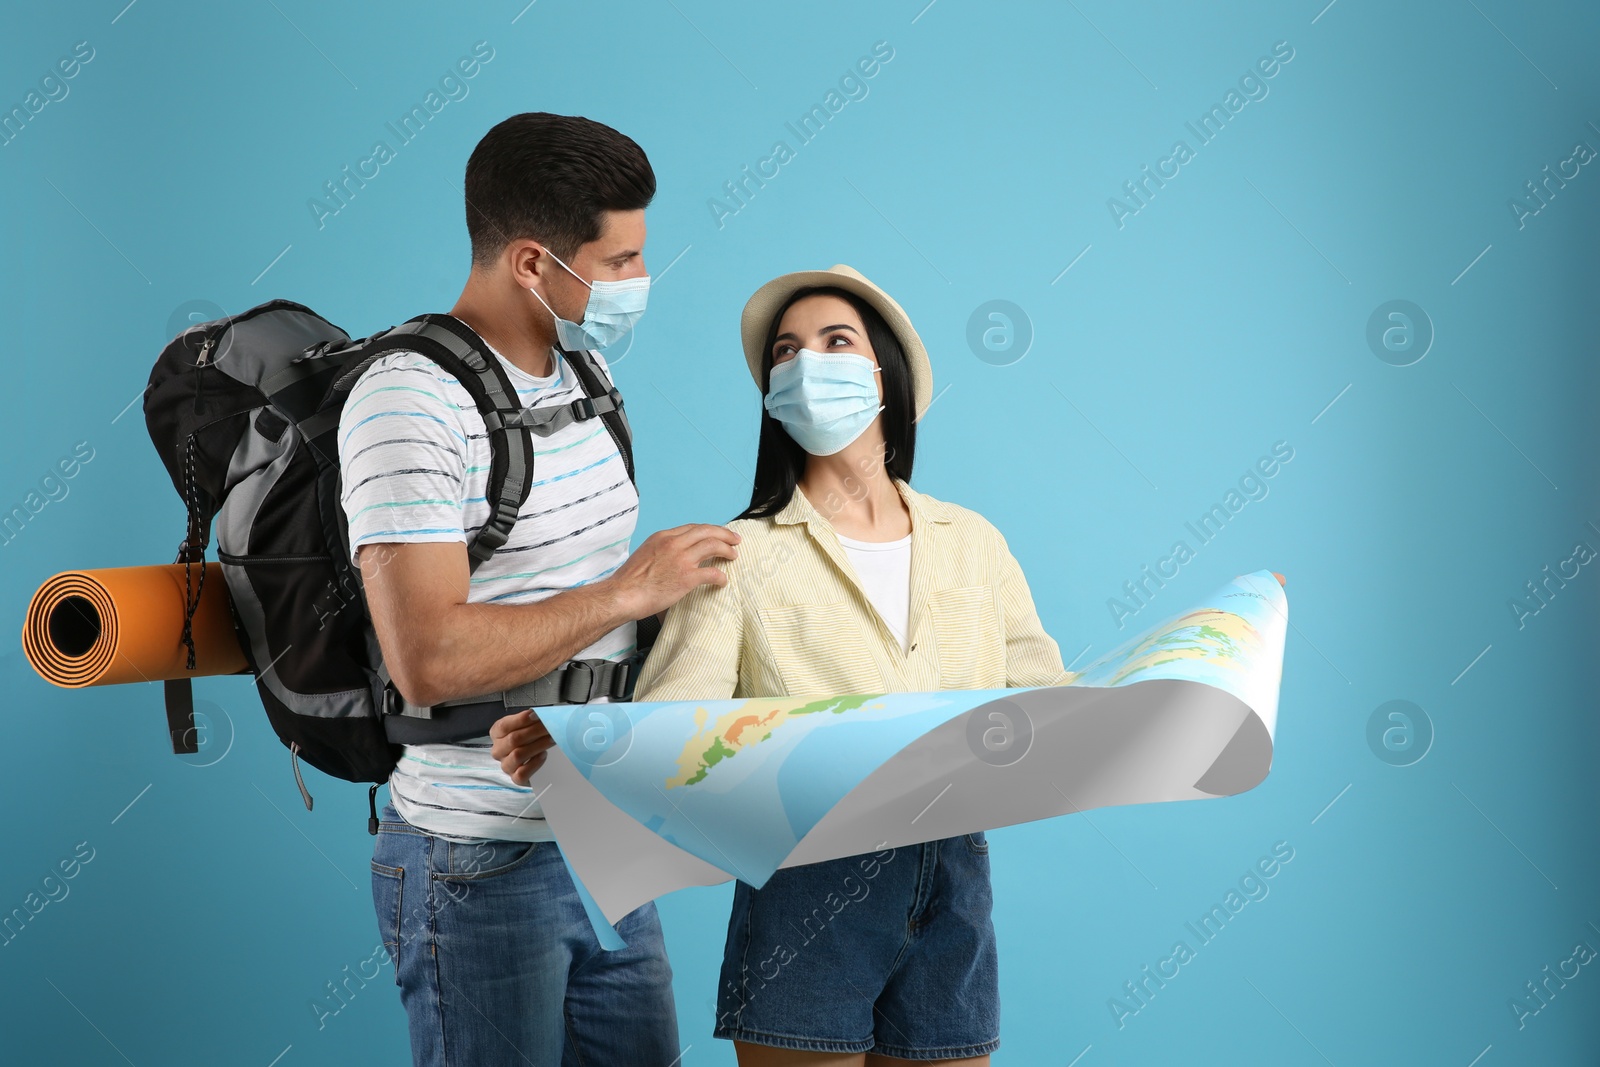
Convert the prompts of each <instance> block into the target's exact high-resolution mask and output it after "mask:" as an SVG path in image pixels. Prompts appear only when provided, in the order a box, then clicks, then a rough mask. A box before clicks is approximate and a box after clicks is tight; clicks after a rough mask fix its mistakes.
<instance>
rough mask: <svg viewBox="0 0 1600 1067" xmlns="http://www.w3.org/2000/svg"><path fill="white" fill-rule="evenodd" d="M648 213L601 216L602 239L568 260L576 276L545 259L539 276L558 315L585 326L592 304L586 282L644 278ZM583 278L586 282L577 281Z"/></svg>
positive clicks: (593, 242) (606, 214) (622, 212)
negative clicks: (586, 307) (587, 309)
mask: <svg viewBox="0 0 1600 1067" xmlns="http://www.w3.org/2000/svg"><path fill="white" fill-rule="evenodd" d="M644 237H645V227H644V210H643V209H642V208H641V209H639V210H637V211H607V212H604V213H603V214H602V215H601V220H600V236H599V237H597V238H595V239H594V240H593V241H590V242H589V243H588V244H585V245H579V246H578V250H577V252H575V253H573V255H572V258H570V259H568V260H567V261H566V262H567V266H569V267H571V268H572V273H568V272H567V271H565V270H562V269H561V264H559V263H557V262H555V260H553V259H548V258H545V257H541V259H542V261H541V262H540V264H539V268H538V273H539V280H540V283H541V285H542V286H543V289H542V291H543V293H544V294H545V299H546V300H548V301H550V306H551V307H553V308H555V310H556V313H557V314H558V315H560V316H561V317H562V318H564V319H567V320H569V321H571V322H582V321H583V312H584V308H585V306H586V305H587V304H588V302H589V288H588V286H586V285H584V284H583V282H598V281H622V280H624V279H626V278H641V277H643V276H644V275H645V274H646V273H647V272H646V270H645V267H644ZM573 273H575V274H577V275H579V276H580V277H581V278H582V279H583V281H579V280H578V279H577V278H574V277H573V276H572V274H573Z"/></svg>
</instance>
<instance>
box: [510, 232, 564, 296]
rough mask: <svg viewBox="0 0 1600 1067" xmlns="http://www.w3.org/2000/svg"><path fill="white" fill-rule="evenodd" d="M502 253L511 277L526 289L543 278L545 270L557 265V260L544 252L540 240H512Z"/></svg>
mask: <svg viewBox="0 0 1600 1067" xmlns="http://www.w3.org/2000/svg"><path fill="white" fill-rule="evenodd" d="M500 255H501V258H502V260H503V261H504V263H505V265H506V269H507V270H509V271H510V272H511V277H512V278H513V279H514V280H515V281H516V283H517V284H518V285H519V286H521V287H522V288H524V289H526V288H528V287H529V286H531V285H533V284H534V283H535V282H537V281H539V280H540V279H542V278H543V276H544V272H545V271H547V270H549V269H550V268H552V267H554V266H555V261H554V260H553V259H551V258H550V257H549V256H547V255H545V254H544V251H543V249H541V248H540V247H539V242H537V241H533V240H528V239H522V240H517V241H512V242H511V243H510V244H508V245H506V247H505V249H504V251H502V252H501V253H500Z"/></svg>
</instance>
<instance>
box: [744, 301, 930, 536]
mask: <svg viewBox="0 0 1600 1067" xmlns="http://www.w3.org/2000/svg"><path fill="white" fill-rule="evenodd" d="M808 296H836V297H839V298H840V299H841V300H844V301H845V302H846V303H848V304H849V305H850V306H851V307H853V308H855V309H856V314H858V315H860V316H861V324H862V325H863V326H865V327H866V331H867V341H868V342H870V343H871V345H872V351H873V352H874V354H876V355H877V357H878V366H880V367H882V368H883V370H882V372H881V374H880V377H881V378H882V379H883V404H884V408H883V443H884V449H885V452H884V465H885V467H886V468H887V470H888V473H889V475H890V477H893V478H897V479H899V480H900V481H903V482H909V481H910V480H911V463H912V459H913V457H914V456H915V454H916V448H917V424H916V410H915V401H914V399H913V397H912V392H911V367H910V365H909V364H908V363H907V362H906V354H905V350H904V349H902V348H901V347H900V339H899V338H897V337H896V336H895V335H894V331H893V330H891V329H889V325H888V323H886V322H884V321H883V316H882V315H879V314H878V312H877V309H876V308H874V307H873V306H872V305H871V304H869V303H867V302H866V301H865V300H863V299H862V298H861V297H859V296H857V295H856V294H855V293H852V292H849V291H848V290H845V289H840V288H836V287H835V286H831V285H814V286H810V287H808V288H805V289H797V290H795V292H794V293H793V294H792V295H791V296H790V297H789V299H788V300H786V301H784V304H783V306H782V307H780V308H779V309H778V310H777V312H776V313H775V314H774V315H773V316H772V323H771V325H769V326H768V327H767V340H766V343H765V344H764V345H762V347H761V395H762V396H763V397H765V396H766V393H767V390H768V388H769V387H770V382H771V377H772V346H773V345H774V344H775V343H776V342H777V340H778V324H779V323H781V322H782V321H783V315H784V312H786V311H788V310H789V308H791V307H792V306H794V304H795V303H796V302H797V301H799V300H803V299H804V298H806V297H808ZM807 458H809V457H808V454H807V453H806V450H805V449H803V448H801V447H800V446H799V445H798V444H796V443H795V440H794V438H792V437H790V436H789V432H788V431H787V430H785V429H784V428H783V423H781V422H779V421H778V420H777V419H775V418H773V417H772V415H771V413H770V412H768V411H767V409H766V405H765V404H763V405H762V408H761V439H760V442H759V444H757V446H756V477H755V487H754V489H753V490H752V491H751V493H750V506H749V507H747V508H745V509H744V510H743V511H742V512H740V513H739V514H738V515H736V516H734V518H737V519H761V518H767V517H769V516H772V515H776V514H777V513H778V512H780V511H782V510H783V509H784V508H785V507H787V506H788V504H789V501H790V500H792V499H793V498H794V490H795V486H796V485H797V484H798V483H799V481H800V476H801V475H802V474H804V473H805V469H806V460H807Z"/></svg>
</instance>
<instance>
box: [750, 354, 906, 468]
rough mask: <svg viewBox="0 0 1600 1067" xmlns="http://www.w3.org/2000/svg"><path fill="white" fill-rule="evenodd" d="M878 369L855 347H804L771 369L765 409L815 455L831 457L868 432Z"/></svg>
mask: <svg viewBox="0 0 1600 1067" xmlns="http://www.w3.org/2000/svg"><path fill="white" fill-rule="evenodd" d="M880 369H881V368H878V367H874V366H873V365H872V360H870V359H868V358H867V357H866V356H863V355H859V354H858V353H855V352H829V353H822V352H813V351H812V350H811V349H809V348H802V349H801V350H800V351H799V352H797V353H795V356H794V358H793V359H790V360H786V361H785V362H783V363H779V364H777V365H776V366H774V367H773V368H772V373H771V375H770V377H769V379H768V381H769V385H768V388H767V395H766V399H765V400H764V401H763V403H764V404H765V405H766V409H767V412H768V413H769V414H771V416H772V417H773V418H775V419H777V420H778V421H779V422H781V423H783V428H784V429H785V430H787V431H789V436H790V437H792V438H794V440H795V443H796V444H798V445H799V446H800V447H801V448H803V449H805V450H806V451H807V452H809V453H810V454H811V455H813V456H831V455H833V454H834V453H835V452H838V451H840V450H842V449H843V448H845V446H847V445H849V444H850V442H852V441H854V440H855V439H856V438H858V437H860V436H861V435H862V434H863V433H865V432H866V429H867V427H868V426H871V425H872V420H873V419H875V418H877V417H878V412H880V411H882V410H883V405H882V404H879V403H878V385H877V382H876V381H875V380H874V379H873V377H872V376H873V375H874V374H877V373H878V371H879V370H880Z"/></svg>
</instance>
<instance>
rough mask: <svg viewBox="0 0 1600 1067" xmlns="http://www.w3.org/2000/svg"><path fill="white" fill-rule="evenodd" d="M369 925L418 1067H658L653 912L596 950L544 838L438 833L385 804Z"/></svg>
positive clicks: (666, 971)
mask: <svg viewBox="0 0 1600 1067" xmlns="http://www.w3.org/2000/svg"><path fill="white" fill-rule="evenodd" d="M372 901H373V905H374V906H375V907H376V909H377V913H378V930H379V933H380V936H381V937H382V939H383V943H384V946H385V947H386V948H387V949H388V951H389V955H390V956H391V957H392V958H393V959H394V961H395V984H396V985H398V986H399V987H400V999H401V1002H402V1003H403V1004H404V1005H405V1009H406V1015H407V1017H408V1018H409V1019H410V1029H411V1056H412V1061H413V1063H415V1064H416V1065H418V1067H423V1065H428V1067H447V1065H453V1067H468V1065H471V1067H492V1065H496V1064H507V1065H512V1064H515V1065H516V1067H528V1065H529V1064H532V1065H535V1067H556V1065H557V1064H561V1065H563V1067H605V1065H610V1064H618V1065H627V1067H669V1065H670V1064H673V1063H675V1062H677V1060H678V1057H679V1051H680V1049H679V1045H678V1024H677V1015H676V1012H675V1010H674V1007H673V1002H672V968H671V967H670V966H668V964H667V953H666V946H665V944H664V943H663V941H662V937H661V923H660V921H659V919H658V918H657V917H656V909H655V905H654V904H647V905H645V906H644V907H642V908H639V909H638V910H637V911H634V912H633V913H631V914H630V915H628V916H627V917H626V918H624V919H623V920H622V921H621V922H619V923H618V924H617V931H618V933H620V934H621V935H622V937H623V939H624V940H625V941H627V942H628V947H627V948H625V949H621V950H619V951H616V952H606V951H604V950H602V949H601V948H600V946H599V944H598V943H597V942H596V940H595V936H594V931H593V929H592V928H591V927H590V925H589V920H588V918H587V917H586V916H585V914H584V911H583V905H582V904H581V903H580V902H579V900H578V894H577V890H576V889H575V888H574V887H573V884H572V878H571V876H570V875H569V874H568V873H567V869H566V865H565V864H564V863H563V862H562V859H561V853H560V850H559V849H558V847H557V846H556V845H555V844H554V843H553V842H537V843H530V842H527V841H478V842H471V843H465V844H464V843H462V842H458V841H450V840H447V839H445V838H442V837H437V836H435V835H433V834H430V833H428V832H427V831H425V830H421V829H419V828H417V827H415V826H412V825H411V824H410V823H408V822H406V821H405V820H404V819H402V818H401V817H400V815H399V813H398V812H396V811H395V809H394V806H393V805H392V804H386V805H384V808H383V813H382V816H381V821H380V822H379V826H378V839H377V844H376V845H375V846H374V848H373V853H372Z"/></svg>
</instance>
